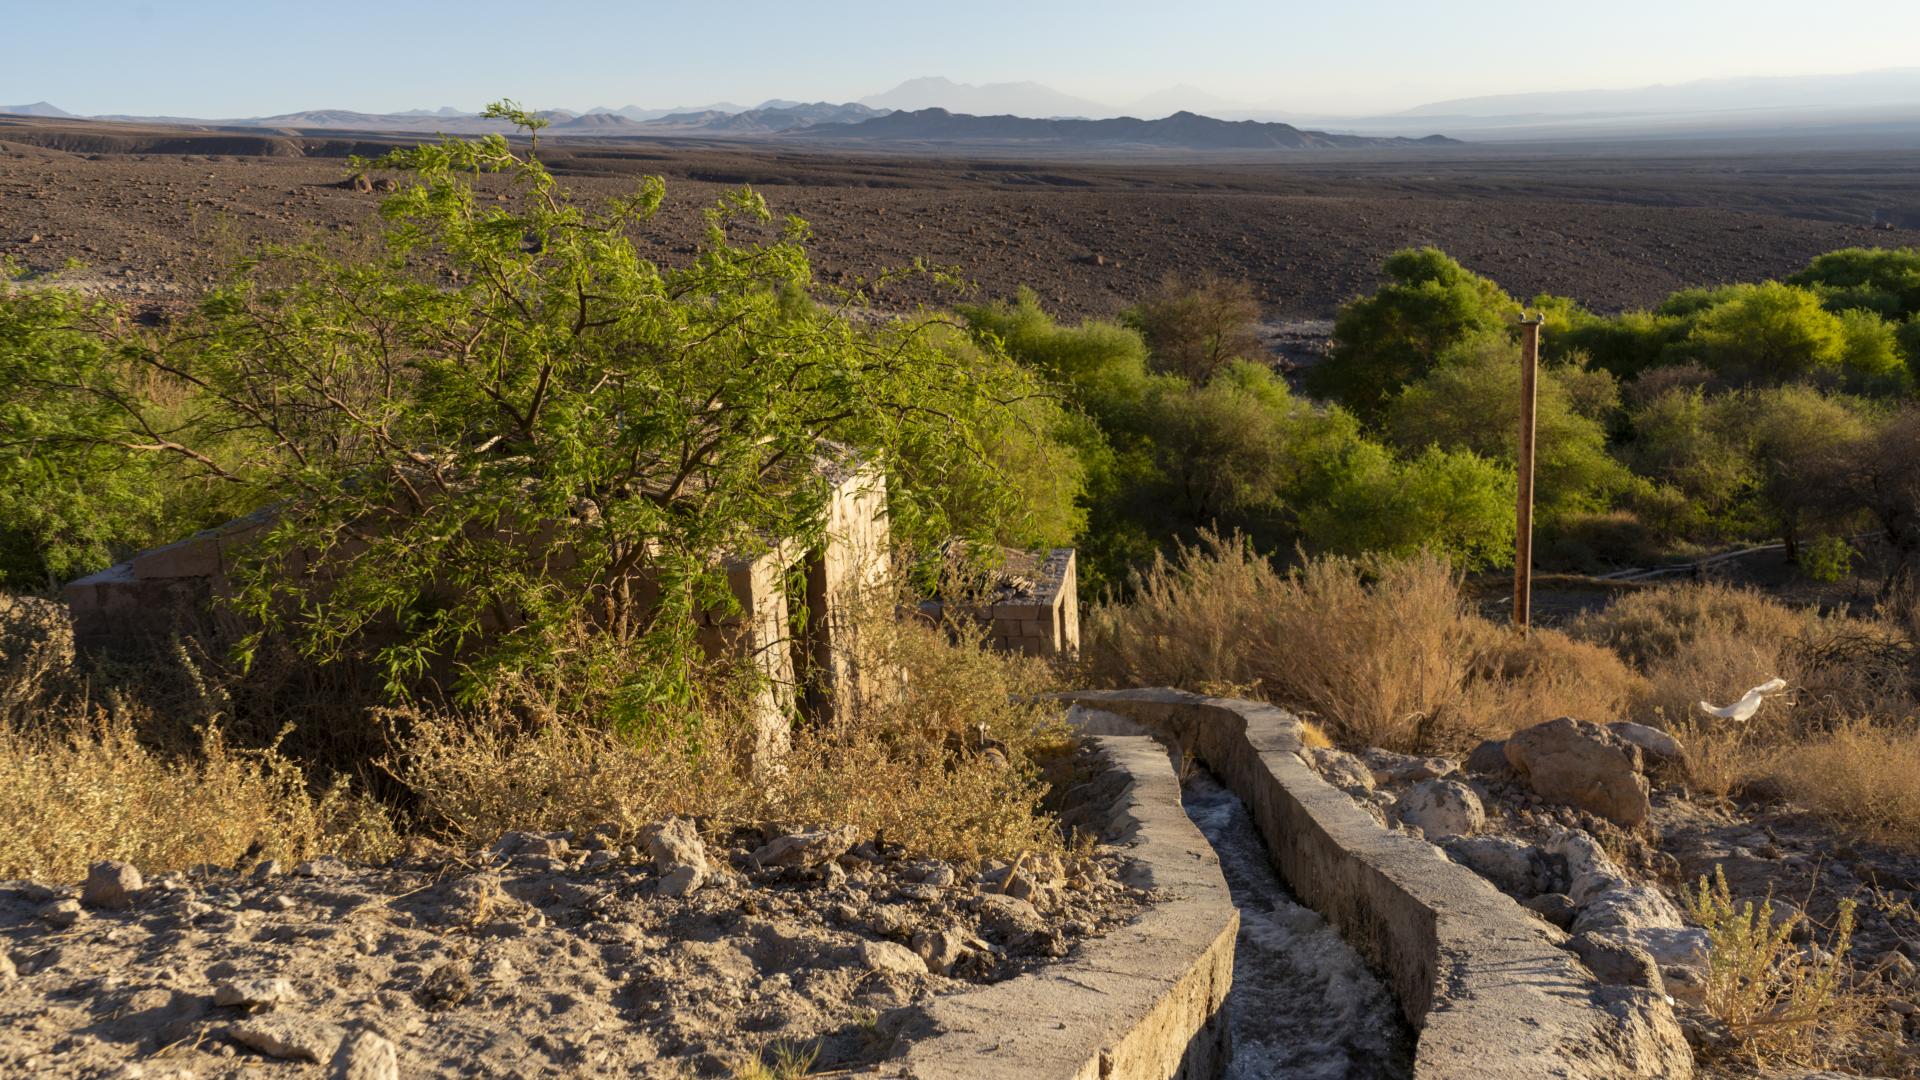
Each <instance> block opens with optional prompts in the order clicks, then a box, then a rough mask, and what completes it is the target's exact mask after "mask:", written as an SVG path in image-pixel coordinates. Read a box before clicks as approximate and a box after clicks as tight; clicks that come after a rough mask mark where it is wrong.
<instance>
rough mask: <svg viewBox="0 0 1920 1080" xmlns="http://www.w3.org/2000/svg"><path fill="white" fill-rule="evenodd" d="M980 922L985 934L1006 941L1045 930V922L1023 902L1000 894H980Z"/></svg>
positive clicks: (1030, 905) (1029, 905)
mask: <svg viewBox="0 0 1920 1080" xmlns="http://www.w3.org/2000/svg"><path fill="white" fill-rule="evenodd" d="M978 903H979V910H980V921H981V923H982V924H983V925H984V926H985V927H986V929H987V932H988V933H990V934H992V935H993V936H995V937H998V938H1001V939H1004V940H1007V941H1020V940H1023V939H1025V938H1027V937H1029V936H1031V935H1034V934H1039V933H1042V932H1044V931H1045V930H1046V928H1047V924H1046V920H1044V919H1042V918H1041V917H1040V912H1038V911H1036V910H1035V909H1034V906H1033V905H1032V904H1029V903H1027V902H1026V901H1025V900H1019V899H1016V898H1014V897H1011V896H1004V895H1002V894H1000V893H982V894H981V895H980V898H979V900H978Z"/></svg>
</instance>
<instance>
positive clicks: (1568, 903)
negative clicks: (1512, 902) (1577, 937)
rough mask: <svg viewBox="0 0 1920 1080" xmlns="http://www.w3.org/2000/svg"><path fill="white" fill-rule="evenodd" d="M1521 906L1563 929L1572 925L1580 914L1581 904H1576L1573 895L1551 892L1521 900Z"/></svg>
mask: <svg viewBox="0 0 1920 1080" xmlns="http://www.w3.org/2000/svg"><path fill="white" fill-rule="evenodd" d="M1520 906H1521V907H1523V908H1526V909H1527V910H1528V911H1531V912H1533V913H1534V914H1535V915H1538V916H1540V917H1541V918H1543V919H1545V920H1547V922H1549V923H1552V924H1553V925H1554V926H1557V927H1559V928H1560V929H1562V930H1565V929H1567V928H1568V927H1571V926H1572V925H1573V920H1574V919H1575V917H1577V916H1578V915H1579V914H1580V907H1579V905H1578V904H1575V903H1574V902H1573V897H1571V896H1568V895H1567V894H1566V893H1558V892H1550V893H1541V894H1540V895H1538V896H1530V897H1528V898H1526V899H1525V900H1522V901H1520Z"/></svg>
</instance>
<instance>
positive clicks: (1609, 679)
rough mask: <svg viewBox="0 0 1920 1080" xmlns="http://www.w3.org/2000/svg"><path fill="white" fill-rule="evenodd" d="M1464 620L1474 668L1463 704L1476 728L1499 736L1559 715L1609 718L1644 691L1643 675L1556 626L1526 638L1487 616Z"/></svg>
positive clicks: (1537, 629) (1620, 713)
mask: <svg viewBox="0 0 1920 1080" xmlns="http://www.w3.org/2000/svg"><path fill="white" fill-rule="evenodd" d="M1467 626H1468V631H1469V632H1468V634H1467V637H1466V641H1465V642H1464V643H1463V647H1464V649H1465V651H1466V653H1467V655H1468V657H1469V658H1470V667H1469V669H1468V679H1467V683H1466V685H1465V688H1464V694H1463V697H1462V701H1461V704H1460V706H1459V711H1460V714H1461V717H1462V721H1463V724H1464V726H1465V727H1466V729H1468V730H1469V731H1471V733H1472V734H1474V735H1478V736H1483V737H1487V738H1499V737H1503V736H1505V735H1507V734H1509V733H1511V732H1513V731H1515V730H1518V729H1520V728H1524V727H1530V726H1532V725H1534V724H1539V723H1544V722H1546V721H1548V720H1552V719H1553V718H1555V717H1559V716H1573V717H1578V718H1580V719H1582V720H1592V721H1595V722H1598V723H1606V722H1608V721H1610V720H1615V719H1618V718H1620V717H1622V716H1625V715H1627V714H1628V712H1629V710H1630V709H1631V707H1632V706H1633V705H1634V704H1635V703H1636V702H1638V701H1639V700H1640V699H1641V698H1643V697H1644V696H1645V695H1646V692H1647V680H1646V678H1645V677H1644V676H1642V675H1640V674H1639V673H1638V672H1636V671H1634V670H1633V669H1632V668H1630V667H1628V666H1627V664H1626V662H1625V661H1623V660H1621V659H1620V656H1619V654H1617V653H1615V652H1614V651H1613V650H1611V649H1608V648H1605V647H1604V646H1600V645H1595V644H1592V643H1591V642H1585V641H1577V640H1575V639H1573V638H1571V637H1569V636H1568V635H1567V634H1565V633H1563V632H1561V631H1559V630H1555V629H1553V628H1551V627H1541V626H1536V627H1534V628H1532V629H1531V630H1530V631H1529V632H1528V633H1527V634H1526V636H1524V637H1522V636H1520V635H1518V634H1515V633H1514V632H1513V631H1512V629H1511V628H1509V627H1505V626H1499V625H1496V624H1494V623H1490V622H1487V621H1485V620H1478V619H1476V620H1471V621H1469V623H1468V624H1467Z"/></svg>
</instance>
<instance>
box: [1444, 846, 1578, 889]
mask: <svg viewBox="0 0 1920 1080" xmlns="http://www.w3.org/2000/svg"><path fill="white" fill-rule="evenodd" d="M1440 846H1441V847H1442V848H1444V849H1445V850H1446V853H1447V857H1448V858H1450V859H1452V860H1453V861H1454V862H1457V863H1459V864H1460V865H1462V866H1464V867H1466V868H1467V869H1469V870H1472V871H1473V872H1474V873H1476V874H1479V875H1480V876H1481V877H1483V878H1486V879H1487V880H1488V881H1491V882H1493V884H1494V886H1495V887H1496V888H1498V889H1499V890H1500V891H1501V892H1504V893H1506V894H1508V895H1509V896H1515V897H1521V898H1525V897H1529V896H1533V895H1535V894H1536V893H1540V892H1543V891H1545V890H1544V888H1543V886H1544V884H1545V879H1546V876H1547V873H1546V866H1545V861H1546V859H1545V856H1544V855H1542V854H1541V853H1540V851H1539V849H1537V848H1535V847H1534V846H1533V845H1531V844H1526V843H1522V842H1520V841H1518V840H1513V839H1509V838H1508V837H1505V836H1452V837H1448V838H1447V839H1446V840H1444V841H1443V842H1442V843H1441V844H1440ZM1569 903H1571V901H1569Z"/></svg>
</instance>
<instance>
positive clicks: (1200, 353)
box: [1126, 275, 1261, 385]
mask: <svg viewBox="0 0 1920 1080" xmlns="http://www.w3.org/2000/svg"><path fill="white" fill-rule="evenodd" d="M1259 318H1260V304H1259V302H1258V301H1256V300H1255V299H1254V297H1253V287H1252V286H1250V285H1248V284H1247V283H1246V282H1244V281H1228V280H1225V279H1223V278H1218V277H1214V276H1212V275H1208V276H1206V277H1203V278H1201V279H1200V280H1199V281H1197V282H1192V283H1189V282H1186V281H1183V280H1181V279H1180V278H1179V277H1178V276H1173V277H1169V278H1167V279H1166V280H1165V281H1163V282H1161V284H1160V288H1159V290H1158V291H1156V292H1155V293H1154V294H1153V295H1151V296H1149V297H1147V298H1146V299H1145V300H1142V301H1141V302H1140V303H1139V304H1138V305H1136V306H1135V307H1134V308H1133V309H1132V310H1130V311H1128V312H1127V314H1126V323H1127V325H1128V326H1131V327H1133V328H1134V329H1135V330H1137V331H1139V332H1140V336H1141V337H1143V338H1145V339H1146V342H1147V354H1148V358H1149V359H1150V361H1151V362H1152V364H1153V369H1154V370H1155V371H1160V372H1165V373H1168V374H1172V375H1178V376H1180V377H1181V378H1183V379H1186V380H1187V381H1188V382H1191V383H1194V384H1196V385H1198V384H1204V383H1205V382H1207V381H1208V380H1209V379H1211V378H1213V377H1214V375H1215V374H1216V373H1218V372H1219V371H1221V370H1222V369H1223V368H1225V367H1226V366H1227V365H1228V364H1232V363H1234V362H1236V361H1253V360H1258V359H1260V357H1261V348H1260V338H1259V336H1258V335H1257V334H1255V333H1254V328H1255V325H1256V324H1257V322H1258V321H1259Z"/></svg>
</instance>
